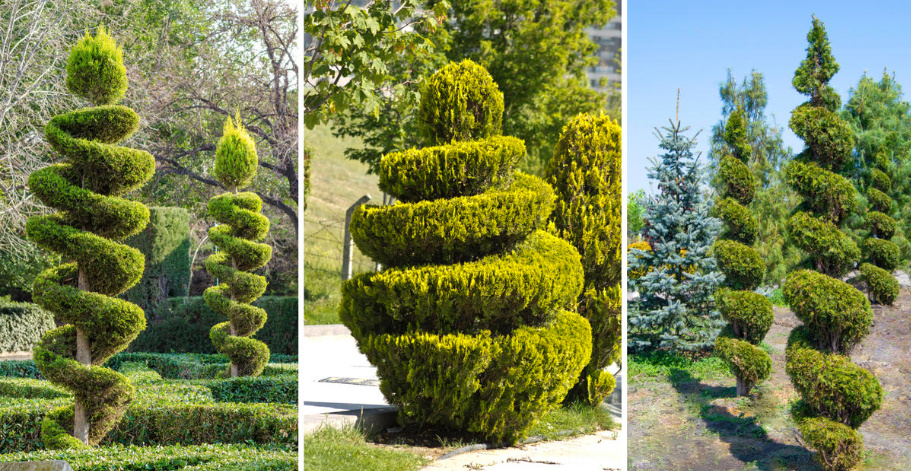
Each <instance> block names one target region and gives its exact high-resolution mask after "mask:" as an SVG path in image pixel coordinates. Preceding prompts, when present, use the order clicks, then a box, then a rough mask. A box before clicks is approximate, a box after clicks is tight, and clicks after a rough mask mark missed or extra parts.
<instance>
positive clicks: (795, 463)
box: [668, 368, 822, 471]
mask: <svg viewBox="0 0 911 471" xmlns="http://www.w3.org/2000/svg"><path fill="white" fill-rule="evenodd" d="M668 379H669V380H670V382H671V385H672V386H673V387H674V389H675V390H676V391H677V393H678V394H680V395H681V396H682V397H683V398H684V399H685V400H686V401H687V402H688V403H689V404H693V405H695V406H698V408H699V417H700V418H701V419H702V421H703V422H704V423H705V427H706V429H708V430H709V431H711V432H712V433H715V434H717V435H718V437H719V438H720V439H721V441H723V442H725V443H727V444H728V445H729V447H730V448H729V450H730V453H731V455H733V456H734V458H736V459H738V460H739V461H742V462H743V463H744V467H745V469H759V470H762V471H781V470H801V471H820V470H821V469H822V468H821V467H820V466H819V464H818V463H817V462H816V460H815V459H813V454H812V453H811V452H810V451H809V450H807V449H806V448H803V447H800V446H794V445H786V444H784V443H779V442H777V441H775V440H774V439H772V438H770V437H769V434H768V432H767V431H766V429H765V428H764V427H763V426H762V425H761V424H760V423H758V422H757V420H756V417H746V416H743V415H734V414H733V413H731V411H730V410H729V409H727V408H724V407H719V406H716V405H714V404H712V400H714V399H720V398H735V397H736V396H737V388H735V387H733V386H732V387H720V386H709V385H706V384H702V383H701V382H699V380H698V379H697V378H695V377H694V376H693V375H692V374H691V373H690V372H689V371H686V370H683V369H680V368H673V369H672V370H671V371H670V374H669V375H668ZM748 464H751V465H752V466H753V467H750V468H747V465H748Z"/></svg>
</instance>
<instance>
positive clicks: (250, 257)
mask: <svg viewBox="0 0 911 471" xmlns="http://www.w3.org/2000/svg"><path fill="white" fill-rule="evenodd" d="M235 121H236V122H235ZM257 165H258V160H257V157H256V145H255V143H254V142H253V139H252V138H251V137H250V135H249V134H247V130H246V129H244V127H243V125H242V124H241V122H240V117H239V116H238V117H237V118H236V120H232V119H231V118H228V120H227V121H226V122H225V128H224V134H223V135H222V137H221V139H220V140H219V141H218V146H217V147H216V150H215V178H217V179H218V181H219V182H221V184H222V185H224V186H225V187H226V188H228V190H230V192H229V193H223V194H221V195H218V196H216V197H214V198H212V199H210V200H209V214H211V215H212V217H213V218H215V220H216V221H218V222H220V223H221V225H217V226H213V227H212V228H211V229H209V238H210V239H212V242H213V243H214V244H215V245H216V246H217V247H218V248H219V249H220V251H219V252H217V253H214V254H212V255H210V256H209V258H207V259H206V270H207V271H208V272H209V273H211V274H212V276H214V277H215V278H217V279H218V280H219V282H220V284H219V285H217V286H210V287H209V288H207V289H206V291H205V293H203V296H204V298H205V301H206V305H208V306H209V307H210V308H211V309H212V310H213V311H215V312H217V313H219V314H221V315H223V316H225V317H227V318H228V321H227V322H222V323H220V324H216V325H214V326H212V330H210V331H209V337H210V338H211V339H212V344H213V345H215V348H216V349H217V350H218V351H219V352H221V353H223V354H225V355H226V356H227V357H228V358H229V359H230V360H231V366H230V367H229V368H228V371H227V372H226V374H227V375H230V376H231V377H237V376H256V375H258V374H260V373H262V371H263V368H265V367H266V364H267V363H269V347H268V346H266V344H265V343H263V342H260V341H259V340H256V339H252V338H250V336H251V335H253V334H255V333H256V331H257V330H259V329H261V328H262V327H263V325H265V323H266V311H264V310H263V309H262V308H259V307H256V306H252V305H251V304H250V303H252V302H253V301H255V300H256V299H257V298H259V297H260V296H262V295H263V293H264V292H265V291H266V278H265V277H264V276H261V275H256V274H253V273H249V272H251V271H253V270H256V269H258V268H260V267H262V266H264V265H265V264H266V263H267V262H269V259H271V258H272V247H270V246H268V245H266V244H263V243H261V242H260V241H262V240H263V239H264V238H265V237H266V234H267V233H268V232H269V219H268V218H267V217H265V216H263V215H262V214H260V211H262V209H263V202H262V200H261V199H260V198H259V196H257V195H256V193H252V192H243V193H238V190H240V189H243V188H245V187H247V185H249V184H250V181H252V180H253V177H254V176H255V175H256V167H257Z"/></svg>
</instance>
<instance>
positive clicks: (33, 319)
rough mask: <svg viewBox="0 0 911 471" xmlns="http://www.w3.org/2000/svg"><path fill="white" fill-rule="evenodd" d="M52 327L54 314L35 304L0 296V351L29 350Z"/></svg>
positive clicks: (53, 325)
mask: <svg viewBox="0 0 911 471" xmlns="http://www.w3.org/2000/svg"><path fill="white" fill-rule="evenodd" d="M54 327H55V324H54V315H53V314H51V313H50V312H47V311H45V310H44V309H41V307H39V306H38V305H37V304H30V303H17V302H14V301H10V300H9V299H6V298H0V352H25V351H30V350H31V349H32V347H33V346H34V345H35V344H36V343H38V341H39V340H41V336H42V335H44V333H45V332H47V331H48V330H51V329H53V328H54Z"/></svg>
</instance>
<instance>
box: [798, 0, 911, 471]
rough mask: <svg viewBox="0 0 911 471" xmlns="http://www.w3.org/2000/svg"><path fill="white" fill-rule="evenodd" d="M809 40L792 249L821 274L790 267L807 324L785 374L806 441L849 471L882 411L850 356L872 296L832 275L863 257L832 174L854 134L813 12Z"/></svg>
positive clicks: (874, 389)
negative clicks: (845, 224) (864, 430)
mask: <svg viewBox="0 0 911 471" xmlns="http://www.w3.org/2000/svg"><path fill="white" fill-rule="evenodd" d="M807 40H808V41H809V43H810V45H809V47H807V57H806V59H804V60H803V62H802V63H801V65H800V67H799V68H798V69H797V72H796V73H795V74H794V81H793V83H794V86H795V88H797V90H798V91H799V92H801V93H803V94H805V95H809V97H810V100H809V101H808V102H807V103H804V104H802V105H800V106H798V107H797V109H795V110H794V112H793V114H792V116H791V120H790V124H791V129H793V130H794V133H795V134H797V135H798V136H800V137H801V138H802V139H804V141H805V142H806V144H807V147H806V149H805V150H804V151H803V152H802V153H801V154H800V155H799V156H798V157H797V158H796V159H795V161H794V162H793V163H792V165H791V167H790V168H789V169H788V171H787V179H788V182H789V183H790V184H791V186H792V187H793V188H794V189H795V190H796V191H797V193H799V194H800V195H801V196H803V198H804V200H805V201H804V204H803V205H802V207H800V208H798V211H797V212H796V213H795V214H794V216H792V217H791V219H790V221H789V228H788V229H789V235H790V236H791V238H792V241H793V243H794V245H796V246H797V247H798V248H800V249H802V250H804V251H806V252H808V253H809V254H810V259H811V261H812V262H813V265H814V267H815V268H816V270H817V271H812V270H797V271H793V272H791V273H790V274H788V277H787V279H786V281H785V284H784V290H783V291H784V296H785V299H786V300H787V301H788V305H789V306H790V308H791V310H792V311H794V314H795V315H796V316H797V318H798V319H800V321H801V322H803V325H801V326H798V327H797V328H795V329H794V330H793V331H791V335H790V337H789V338H788V347H787V351H786V352H785V353H786V354H785V357H786V370H787V373H788V376H789V377H790V378H791V383H792V384H793V385H794V389H796V390H797V393H798V394H799V395H800V398H801V399H800V401H798V403H797V404H795V406H794V407H792V410H791V416H792V417H793V418H794V421H795V422H796V423H797V427H798V429H799V430H800V433H801V435H802V436H803V438H804V440H806V442H807V444H808V445H809V446H810V447H811V448H813V449H815V450H816V458H817V460H818V461H819V463H820V464H821V465H822V467H823V468H824V469H826V470H849V469H854V468H855V467H856V466H857V465H858V464H859V463H860V458H861V453H862V451H863V438H862V437H861V435H860V433H858V432H857V430H856V429H857V428H858V427H860V425H861V424H862V423H863V422H864V421H865V420H866V419H867V418H868V417H870V415H871V414H873V413H874V412H875V411H876V410H877V409H879V407H880V404H881V403H882V397H883V392H882V387H881V386H880V384H879V381H878V380H877V379H876V377H875V376H873V374H872V373H870V372H869V371H867V370H865V369H863V368H861V367H859V366H857V365H855V364H854V363H852V362H851V358H850V357H849V356H848V353H850V351H851V349H852V348H853V347H854V346H855V345H857V344H858V343H860V341H861V340H863V338H864V337H866V336H867V334H868V333H869V332H870V326H871V324H872V323H873V312H872V310H871V308H870V301H869V300H868V299H867V297H866V296H864V294H863V293H861V292H860V291H858V290H857V289H856V288H854V287H853V286H851V285H849V284H847V283H845V282H843V281H841V280H839V279H837V278H834V277H833V275H838V274H841V273H842V272H844V271H845V270H846V269H848V268H853V266H854V263H855V262H856V261H857V260H858V259H859V255H860V254H859V250H858V248H857V244H856V243H854V241H853V240H851V238H850V237H848V236H847V235H846V234H844V233H843V232H841V230H839V228H838V224H839V223H840V222H841V221H842V220H843V219H845V216H847V215H848V214H849V213H851V212H853V210H854V207H853V199H854V194H855V192H854V190H853V188H849V187H850V186H851V185H850V184H849V183H848V182H847V181H846V180H845V179H844V178H843V177H841V176H839V175H837V174H836V173H835V171H838V170H840V169H841V168H842V167H843V166H844V165H845V164H846V163H847V162H848V159H849V158H850V157H851V155H852V149H853V147H854V135H853V133H852V132H851V128H850V126H848V124H847V123H846V122H845V121H844V120H842V119H841V117H840V116H839V115H838V114H837V113H835V112H834V111H835V110H836V109H837V108H838V103H839V102H840V99H839V98H838V94H836V93H835V91H834V90H833V89H832V88H831V87H830V86H829V85H828V82H829V80H830V79H831V78H832V75H834V74H835V73H836V72H837V71H838V64H837V63H836V62H835V58H834V57H832V51H831V48H830V46H829V40H828V37H827V35H826V31H825V28H824V27H823V24H822V22H821V21H819V20H818V19H817V18H815V17H814V18H813V27H812V29H811V30H810V32H809V34H808V35H807ZM871 191H874V190H871ZM875 191H878V190H875ZM881 229H884V230H885V229H887V228H881ZM870 242H874V243H873V244H872V246H873V248H874V250H877V249H880V248H882V245H881V244H876V242H886V243H888V242H887V241H884V240H882V239H868V240H867V241H866V243H865V247H866V246H867V245H870V244H869V243H870ZM877 253H878V252H877ZM878 255H881V254H878ZM878 255H877V256H878ZM877 256H871V258H874V259H876V258H877ZM896 257H897V248H896ZM874 268H875V267H874ZM862 271H863V272H864V273H865V275H870V276H872V277H875V276H876V275H877V274H880V273H873V271H871V270H869V268H862Z"/></svg>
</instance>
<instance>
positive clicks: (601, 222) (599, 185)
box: [546, 114, 622, 406]
mask: <svg viewBox="0 0 911 471" xmlns="http://www.w3.org/2000/svg"><path fill="white" fill-rule="evenodd" d="M620 135H621V129H620V125H619V124H618V123H616V122H614V121H612V120H611V119H610V118H609V117H607V116H605V115H604V114H601V115H599V116H591V115H588V114H580V115H578V116H576V117H575V118H573V119H572V120H570V122H569V123H567V124H566V126H564V127H563V130H562V131H561V133H560V139H559V141H558V142H557V146H556V149H555V150H554V157H553V159H552V160H551V161H550V162H549V163H548V165H547V170H546V175H547V180H548V182H549V183H550V184H551V185H553V187H554V190H555V191H556V194H557V202H556V205H555V207H554V211H553V214H552V215H551V219H552V220H553V222H554V225H555V226H556V229H557V234H558V235H559V236H560V237H562V238H563V239H565V240H567V241H569V242H570V243H571V244H572V245H573V247H575V248H576V250H578V251H579V253H580V254H581V255H582V270H583V272H584V274H585V292H584V293H583V295H582V296H581V297H580V298H579V300H578V310H579V313H580V314H582V315H583V316H584V317H585V318H586V319H588V320H589V322H590V323H591V326H592V334H593V337H592V345H593V347H592V358H591V361H589V364H588V365H587V366H586V368H585V370H584V371H583V372H582V376H581V377H580V378H579V380H578V382H577V383H576V385H575V386H574V387H573V389H572V390H571V392H570V394H569V395H568V396H567V398H566V400H567V401H574V400H582V401H587V402H588V403H589V404H592V405H594V406H597V405H598V404H600V403H601V401H602V400H604V398H605V397H607V395H608V394H610V393H611V390H612V389H613V387H614V381H613V379H614V378H613V377H612V376H610V375H609V374H604V372H603V370H604V368H606V367H607V366H609V365H610V364H611V363H613V362H614V361H616V360H617V359H618V358H619V342H620V329H619V324H620V277H621V263H620V257H621V242H622V239H621V227H620V223H621V217H622V215H621V211H620V210H621V204H622V200H621V198H620V190H621V188H620V177H621V173H622V172H621V162H620V158H621V155H620V154H621V153H620V147H621V146H620ZM608 376H610V379H607V377H608ZM608 386H609V387H610V389H607V387H608Z"/></svg>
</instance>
